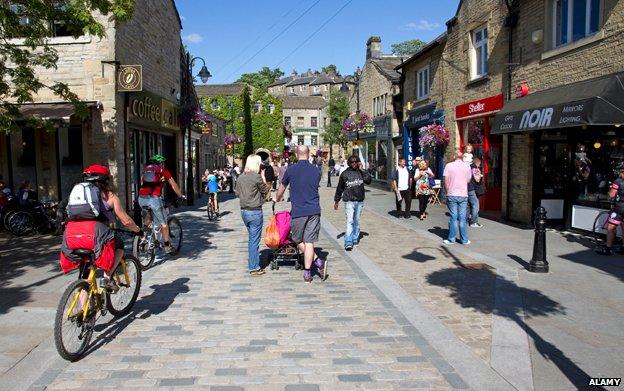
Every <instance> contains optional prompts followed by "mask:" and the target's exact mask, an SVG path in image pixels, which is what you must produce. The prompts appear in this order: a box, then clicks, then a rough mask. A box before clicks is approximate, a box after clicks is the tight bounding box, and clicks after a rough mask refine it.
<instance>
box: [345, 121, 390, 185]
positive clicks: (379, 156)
mask: <svg viewBox="0 0 624 391" xmlns="http://www.w3.org/2000/svg"><path fill="white" fill-rule="evenodd" d="M391 121H392V116H390V115H384V116H378V117H375V118H374V119H373V128H374V131H373V132H360V133H359V135H358V134H357V133H354V134H352V135H350V136H351V137H352V138H353V136H355V138H354V139H353V140H352V141H353V144H354V147H353V154H354V155H357V156H359V157H360V160H361V161H362V164H363V166H364V169H365V170H367V171H368V172H369V174H370V175H371V177H372V178H373V180H374V181H378V182H383V183H385V182H387V181H388V178H389V176H390V175H391V173H392V170H394V164H393V162H392V160H393V159H392V156H393V154H394V152H393V149H394V147H393V144H392V122H391ZM358 137H359V138H358Z"/></svg>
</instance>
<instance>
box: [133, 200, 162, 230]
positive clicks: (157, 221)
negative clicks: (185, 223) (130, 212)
mask: <svg viewBox="0 0 624 391" xmlns="http://www.w3.org/2000/svg"><path fill="white" fill-rule="evenodd" d="M139 205H141V207H144V206H148V207H150V208H151V209H152V218H153V219H154V225H156V226H158V225H164V224H167V216H166V213H165V206H164V204H163V201H162V198H160V197H154V196H141V197H139Z"/></svg>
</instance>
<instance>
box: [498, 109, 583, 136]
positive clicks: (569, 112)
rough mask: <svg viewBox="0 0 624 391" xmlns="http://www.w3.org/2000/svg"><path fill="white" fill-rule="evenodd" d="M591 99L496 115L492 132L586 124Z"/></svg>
mask: <svg viewBox="0 0 624 391" xmlns="http://www.w3.org/2000/svg"><path fill="white" fill-rule="evenodd" d="M591 103H592V102H591V101H581V102H576V103H568V104H561V105H552V106H549V107H540V108H535V109H529V110H524V111H517V112H513V113H506V114H505V115H500V116H496V118H495V121H494V126H493V127H492V129H493V133H504V132H509V131H524V130H536V129H548V128H563V127H568V126H579V125H583V124H588V123H590V121H589V120H588V116H589V115H588V114H589V113H588V112H589V111H590V108H589V107H588V106H590V105H591Z"/></svg>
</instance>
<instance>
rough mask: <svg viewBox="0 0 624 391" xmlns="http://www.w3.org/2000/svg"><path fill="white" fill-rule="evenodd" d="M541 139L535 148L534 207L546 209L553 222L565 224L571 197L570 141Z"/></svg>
mask: <svg viewBox="0 0 624 391" xmlns="http://www.w3.org/2000/svg"><path fill="white" fill-rule="evenodd" d="M544 138H546V135H544V136H542V140H540V142H539V147H538V148H536V152H537V156H536V157H535V160H536V162H535V170H534V175H533V178H535V179H534V180H535V183H534V185H533V188H534V189H535V191H534V197H535V199H534V200H533V204H534V205H539V206H543V207H544V208H546V212H547V213H546V216H548V219H549V220H554V223H563V222H564V221H565V220H566V219H567V211H568V199H569V198H570V195H569V194H568V193H569V192H570V188H569V186H568V183H569V182H570V179H569V178H570V175H569V172H570V164H569V161H570V150H571V148H570V145H569V143H568V141H567V140H565V139H564V140H560V141H558V140H545V139H544Z"/></svg>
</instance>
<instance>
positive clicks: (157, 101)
mask: <svg viewBox="0 0 624 391" xmlns="http://www.w3.org/2000/svg"><path fill="white" fill-rule="evenodd" d="M179 116H180V109H179V107H178V105H176V104H174V103H172V102H169V101H168V100H166V99H163V98H161V97H159V96H157V95H154V94H151V93H148V92H141V93H133V94H130V99H129V102H128V122H130V123H136V124H140V125H144V126H150V127H161V128H166V129H172V130H179V129H180V119H179Z"/></svg>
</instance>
